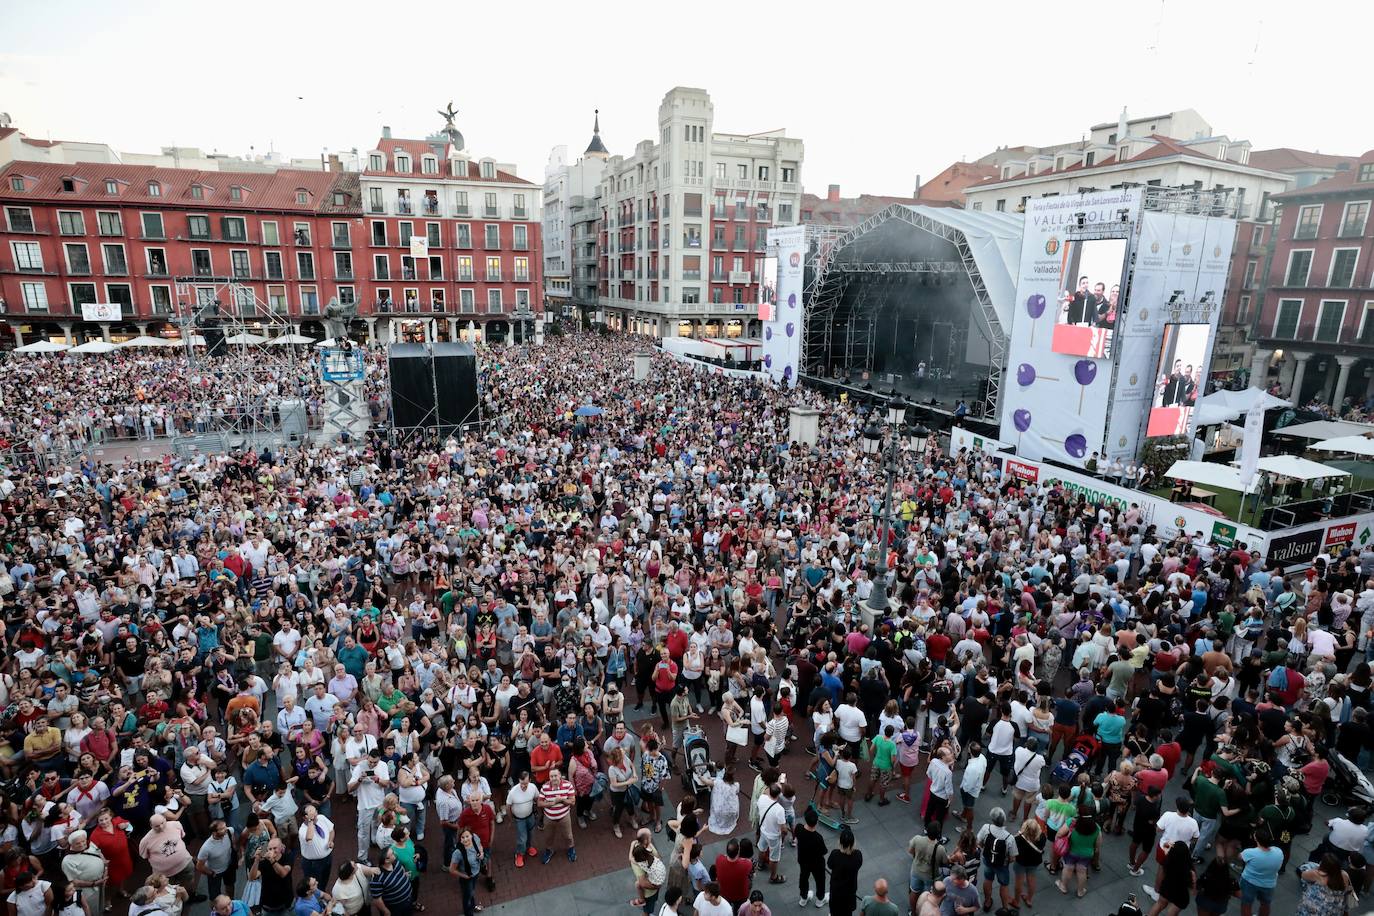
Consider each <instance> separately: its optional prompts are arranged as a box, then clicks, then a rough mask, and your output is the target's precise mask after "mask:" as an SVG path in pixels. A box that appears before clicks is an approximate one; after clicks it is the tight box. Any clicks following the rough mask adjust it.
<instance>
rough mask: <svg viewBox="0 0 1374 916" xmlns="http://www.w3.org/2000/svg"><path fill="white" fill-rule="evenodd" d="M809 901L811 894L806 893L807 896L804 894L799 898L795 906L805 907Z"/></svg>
mask: <svg viewBox="0 0 1374 916" xmlns="http://www.w3.org/2000/svg"><path fill="white" fill-rule="evenodd" d="M810 902H811V895H809V894H808V895H807V896H805V897H803V898H802V899H800V900H798V901H797V906H798V907H799V908H801V909H805V908H806V905H807V904H808V903H810Z"/></svg>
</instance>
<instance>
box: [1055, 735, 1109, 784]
mask: <svg viewBox="0 0 1374 916" xmlns="http://www.w3.org/2000/svg"><path fill="white" fill-rule="evenodd" d="M1100 750H1102V742H1101V741H1098V740H1097V739H1096V738H1094V737H1093V736H1092V735H1079V736H1078V737H1077V738H1075V739H1073V745H1072V746H1071V747H1070V749H1069V752H1068V754H1066V755H1065V756H1064V759H1063V760H1061V761H1059V762H1058V763H1056V764H1055V765H1054V769H1053V770H1051V771H1050V782H1052V783H1054V784H1055V785H1061V784H1063V783H1066V782H1072V781H1073V780H1074V779H1075V778H1076V777H1077V776H1078V774H1079V773H1080V772H1082V771H1083V769H1084V768H1085V767H1086V766H1088V764H1090V763H1092V761H1093V758H1094V757H1096V756H1097V754H1098V752H1099V751H1100Z"/></svg>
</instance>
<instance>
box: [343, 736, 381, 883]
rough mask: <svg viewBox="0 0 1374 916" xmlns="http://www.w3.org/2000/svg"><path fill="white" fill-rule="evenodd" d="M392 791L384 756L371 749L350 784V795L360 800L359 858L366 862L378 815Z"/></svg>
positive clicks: (351, 776) (354, 773) (352, 776)
mask: <svg viewBox="0 0 1374 916" xmlns="http://www.w3.org/2000/svg"><path fill="white" fill-rule="evenodd" d="M390 788H391V772H390V771H389V770H388V769H387V766H386V764H385V763H383V762H382V752H381V751H380V750H378V749H377V748H375V747H374V748H372V749H371V750H369V751H368V752H367V756H366V757H364V758H363V759H362V760H360V761H358V765H357V766H355V767H354V768H353V773H352V774H351V775H350V777H349V780H348V791H350V792H352V793H354V795H355V796H356V797H357V799H358V856H359V857H360V858H366V857H367V856H368V855H369V850H370V849H371V846H372V834H373V833H374V832H375V831H376V829H377V811H378V810H379V809H380V808H381V807H382V802H383V801H385V800H386V793H387V791H388V790H389V789H390Z"/></svg>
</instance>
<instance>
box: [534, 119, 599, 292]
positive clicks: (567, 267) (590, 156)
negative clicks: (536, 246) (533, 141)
mask: <svg viewBox="0 0 1374 916" xmlns="http://www.w3.org/2000/svg"><path fill="white" fill-rule="evenodd" d="M609 158H610V153H609V152H607V150H606V147H605V145H604V144H603V143H602V142H601V112H600V111H599V110H598V111H597V112H596V114H595V115H594V121H593V126H592V141H591V143H589V144H587V149H586V150H585V151H584V152H583V154H582V157H581V158H580V159H578V160H577V161H576V162H571V163H570V162H568V148H567V146H565V145H559V146H555V147H554V148H553V149H552V150H551V151H550V152H549V161H548V164H547V165H546V166H544V215H543V224H544V229H543V239H544V297H545V304H546V305H547V306H549V308H550V310H551V311H552V312H555V313H561V311H562V310H563V309H564V308H565V307H566V306H568V305H570V304H571V301H572V296H573V274H574V240H573V235H574V218H573V217H574V214H573V211H574V208H577V209H579V210H581V209H584V208H585V207H586V206H587V205H588V204H589V202H590V201H592V200H594V199H595V198H596V193H597V190H598V188H599V187H600V184H601V176H602V174H603V173H604V172H605V170H606V160H607V159H609Z"/></svg>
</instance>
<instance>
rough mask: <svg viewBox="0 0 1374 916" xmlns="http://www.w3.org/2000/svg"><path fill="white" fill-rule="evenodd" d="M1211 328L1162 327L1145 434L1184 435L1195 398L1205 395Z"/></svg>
mask: <svg viewBox="0 0 1374 916" xmlns="http://www.w3.org/2000/svg"><path fill="white" fill-rule="evenodd" d="M1211 337H1212V327H1211V325H1208V324H1166V325H1165V326H1164V338H1163V340H1162V341H1161V343H1160V346H1159V365H1158V368H1157V369H1156V370H1155V377H1154V396H1153V398H1152V400H1151V401H1150V418H1149V420H1148V421H1147V423H1146V426H1145V435H1146V436H1147V437H1151V436H1179V435H1184V434H1185V433H1187V432H1188V424H1189V423H1190V422H1191V421H1192V419H1193V408H1194V407H1195V406H1196V405H1197V399H1198V398H1200V397H1202V396H1203V394H1205V393H1206V387H1205V383H1204V378H1205V376H1204V375H1203V373H1204V371H1205V369H1206V365H1205V363H1206V360H1207V347H1208V344H1209V343H1210V341H1211Z"/></svg>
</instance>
